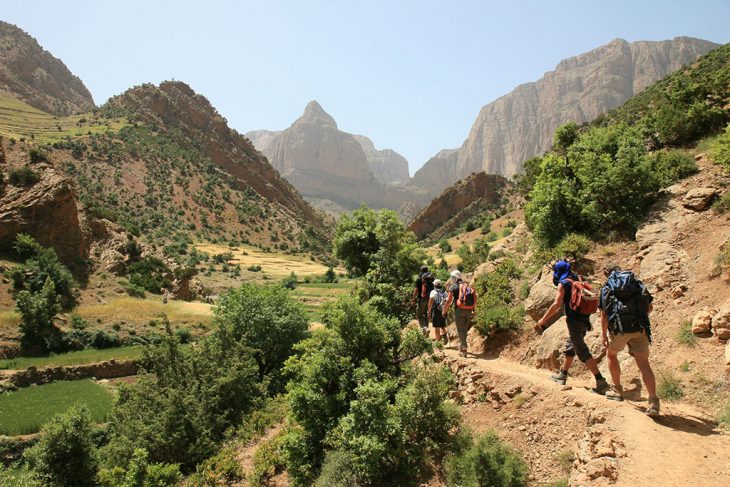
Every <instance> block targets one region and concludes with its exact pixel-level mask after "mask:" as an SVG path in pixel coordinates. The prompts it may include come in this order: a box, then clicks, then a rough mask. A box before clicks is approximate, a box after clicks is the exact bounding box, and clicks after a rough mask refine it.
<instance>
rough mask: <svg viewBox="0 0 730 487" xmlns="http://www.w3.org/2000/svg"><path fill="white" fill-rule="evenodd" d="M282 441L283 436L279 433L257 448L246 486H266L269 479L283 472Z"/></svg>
mask: <svg viewBox="0 0 730 487" xmlns="http://www.w3.org/2000/svg"><path fill="white" fill-rule="evenodd" d="M283 439H284V436H283V434H281V433H280V434H278V435H276V436H274V437H272V438H270V439H269V440H267V441H265V442H263V443H262V444H261V445H260V446H259V447H258V449H257V450H256V452H255V453H254V455H253V466H252V468H251V473H250V475H248V476H247V478H246V480H248V485H250V486H251V487H264V486H267V485H269V483H268V481H269V479H271V478H272V477H273V476H274V475H276V474H277V473H279V472H281V471H282V470H283V468H284V459H283V457H282V453H281V449H282V443H283Z"/></svg>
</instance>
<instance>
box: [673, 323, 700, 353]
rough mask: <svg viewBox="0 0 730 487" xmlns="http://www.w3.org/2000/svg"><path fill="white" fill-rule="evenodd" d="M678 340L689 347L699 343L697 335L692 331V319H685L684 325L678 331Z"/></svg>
mask: <svg viewBox="0 0 730 487" xmlns="http://www.w3.org/2000/svg"><path fill="white" fill-rule="evenodd" d="M677 341H678V342H679V343H681V344H682V345H687V346H688V347H694V346H695V344H696V343H697V337H696V336H695V334H694V333H692V322H691V321H685V322H684V323H682V327H681V328H680V329H679V331H678V332H677Z"/></svg>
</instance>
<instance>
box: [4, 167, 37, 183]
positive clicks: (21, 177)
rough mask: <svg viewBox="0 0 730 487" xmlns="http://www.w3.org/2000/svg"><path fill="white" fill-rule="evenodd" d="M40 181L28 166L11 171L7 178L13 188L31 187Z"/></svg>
mask: <svg viewBox="0 0 730 487" xmlns="http://www.w3.org/2000/svg"><path fill="white" fill-rule="evenodd" d="M40 180H41V177H40V175H39V174H38V173H37V172H35V171H34V170H33V169H31V168H30V167H28V166H23V167H22V168H20V169H13V170H11V171H10V174H9V178H8V181H10V184H12V185H13V186H33V185H34V184H35V183H37V182H38V181H40Z"/></svg>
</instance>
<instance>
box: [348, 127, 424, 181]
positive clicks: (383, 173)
mask: <svg viewBox="0 0 730 487" xmlns="http://www.w3.org/2000/svg"><path fill="white" fill-rule="evenodd" d="M353 137H355V140H357V141H358V142H359V143H360V147H362V150H363V151H364V152H365V157H366V158H367V161H368V168H369V169H370V172H371V173H372V175H373V176H375V179H377V180H378V181H380V182H381V183H383V184H403V183H407V182H408V181H409V180H410V179H411V175H410V173H409V172H408V161H407V160H406V158H405V157H403V156H402V155H400V154H398V153H397V152H396V151H394V150H393V149H383V150H378V149H376V148H375V144H373V141H372V140H370V139H369V138H367V137H365V136H364V135H353Z"/></svg>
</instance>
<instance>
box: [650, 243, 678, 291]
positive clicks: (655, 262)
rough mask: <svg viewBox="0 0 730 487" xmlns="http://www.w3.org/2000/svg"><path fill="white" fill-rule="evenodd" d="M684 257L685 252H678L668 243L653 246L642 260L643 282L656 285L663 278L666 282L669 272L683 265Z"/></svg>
mask: <svg viewBox="0 0 730 487" xmlns="http://www.w3.org/2000/svg"><path fill="white" fill-rule="evenodd" d="M684 255H685V254H684V252H683V251H678V250H677V249H675V248H674V247H673V246H672V245H670V244H668V243H667V242H658V243H656V244H654V245H652V246H651V248H650V249H649V250H648V251H647V252H646V254H645V255H644V258H643V259H642V260H641V272H640V275H641V278H642V280H643V281H644V282H647V283H654V282H656V281H657V280H658V279H659V278H662V279H663V281H666V280H667V278H668V275H667V274H668V273H669V271H671V270H672V269H673V268H675V267H676V266H679V265H680V264H681V262H682V258H683V257H684Z"/></svg>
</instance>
